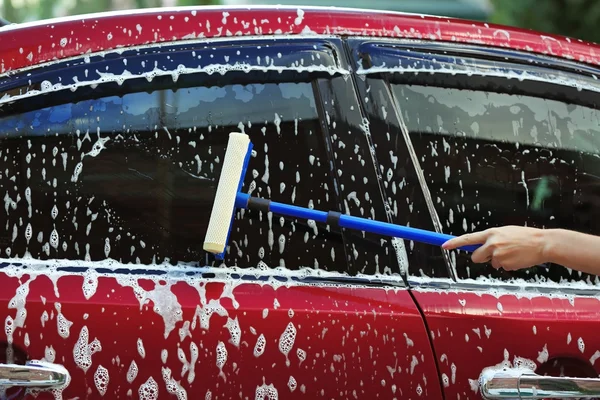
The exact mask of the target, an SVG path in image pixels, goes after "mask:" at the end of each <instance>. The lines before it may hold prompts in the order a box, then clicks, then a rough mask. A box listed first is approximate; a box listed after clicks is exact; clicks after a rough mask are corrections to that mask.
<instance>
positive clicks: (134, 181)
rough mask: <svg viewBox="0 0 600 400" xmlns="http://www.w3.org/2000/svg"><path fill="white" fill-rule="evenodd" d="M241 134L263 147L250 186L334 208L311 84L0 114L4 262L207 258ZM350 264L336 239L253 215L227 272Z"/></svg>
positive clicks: (302, 224)
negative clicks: (217, 199)
mask: <svg viewBox="0 0 600 400" xmlns="http://www.w3.org/2000/svg"><path fill="white" fill-rule="evenodd" d="M232 131H244V132H246V133H248V134H249V135H250V137H251V139H252V141H253V143H254V148H255V154H254V156H253V158H252V159H251V163H250V166H249V169H248V173H247V175H246V177H245V190H246V191H248V190H250V191H251V192H252V194H253V195H256V196H260V197H266V198H271V199H274V200H276V201H282V202H288V203H293V204H296V205H301V206H312V205H314V206H315V207H320V208H323V209H335V208H336V206H335V201H334V200H335V199H334V198H333V196H330V195H329V189H333V188H332V185H331V184H329V185H328V182H329V181H328V168H327V163H326V160H325V158H324V154H325V152H324V149H323V140H322V137H321V130H320V124H319V118H318V114H317V110H316V106H315V100H314V93H313V90H312V86H311V84H309V83H298V84H296V83H282V84H252V85H245V86H242V85H231V86H224V87H195V88H187V89H179V90H177V91H173V90H163V91H154V92H151V93H147V92H144V93H131V94H127V95H125V96H122V97H117V96H114V97H106V98H101V99H98V100H86V101H81V102H78V103H74V104H64V105H57V106H52V107H48V108H44V109H41V110H36V111H32V112H27V113H24V114H19V115H11V116H7V117H4V118H2V119H0V132H2V133H0V159H1V163H2V165H1V169H0V171H1V175H0V182H1V183H2V188H3V190H2V191H3V192H4V193H2V195H3V198H4V212H3V213H2V215H3V216H4V217H3V218H2V220H1V222H3V224H2V225H3V227H4V230H3V231H2V233H1V234H0V251H1V252H2V256H10V257H22V256H24V255H25V254H27V253H28V254H31V255H32V256H33V257H36V258H40V259H49V258H66V259H74V260H81V259H88V260H103V259H107V258H112V259H115V260H118V261H121V262H126V263H127V262H134V263H143V264H148V263H154V262H155V263H161V262H163V261H170V262H188V261H189V262H196V261H199V262H200V263H204V262H205V261H206V260H207V259H206V255H205V254H204V252H203V251H202V242H203V240H204V234H205V230H206V226H207V224H208V218H209V215H210V211H211V208H212V204H213V197H214V193H215V190H216V183H217V180H218V177H219V174H220V170H221V165H222V161H223V157H224V154H225V149H226V146H227V140H228V134H229V132H232ZM242 214H243V215H242ZM336 253H337V254H339V257H338V258H335V257H332V254H336ZM342 255H343V247H342V241H341V235H340V234H339V232H336V231H333V232H329V231H327V230H326V229H325V228H324V227H322V226H316V225H313V224H311V223H310V222H306V221H295V220H287V219H281V218H279V217H277V216H271V215H262V214H261V213H259V212H248V211H246V212H244V213H242V212H238V213H237V217H236V221H235V223H234V225H233V232H232V235H231V240H230V251H229V254H228V257H227V259H226V263H227V264H228V265H239V266H256V265H257V264H258V263H259V262H261V261H262V262H264V263H265V264H266V265H268V266H271V267H274V266H277V265H285V266H287V267H289V268H298V267H303V266H315V265H317V266H318V267H320V268H324V269H334V268H336V267H335V265H336V264H337V265H341V261H342V260H343V256H342ZM334 260H335V261H334ZM338 269H342V270H343V269H344V268H343V266H341V267H338Z"/></svg>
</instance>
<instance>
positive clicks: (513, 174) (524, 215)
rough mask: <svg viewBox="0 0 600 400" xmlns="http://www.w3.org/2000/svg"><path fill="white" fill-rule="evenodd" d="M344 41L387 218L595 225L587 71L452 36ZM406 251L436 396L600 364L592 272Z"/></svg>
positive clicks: (575, 373)
mask: <svg viewBox="0 0 600 400" xmlns="http://www.w3.org/2000/svg"><path fill="white" fill-rule="evenodd" d="M349 48H350V49H351V51H352V52H353V59H354V61H355V62H356V63H357V64H356V65H357V67H358V69H359V74H360V75H361V76H362V79H358V80H357V85H358V89H359V92H360V93H361V100H362V101H363V104H362V105H363V107H364V108H365V110H366V113H367V114H368V118H369V120H370V123H371V127H372V128H371V132H372V135H373V141H374V143H375V144H376V153H377V161H378V163H379V166H380V170H381V171H382V173H384V174H387V175H386V176H387V181H388V183H387V184H386V185H385V186H384V191H385V196H386V199H387V201H388V204H389V205H390V207H393V208H394V209H395V207H396V204H397V205H398V212H397V213H394V214H393V220H394V221H395V222H397V223H400V224H410V225H413V226H414V225H419V227H421V228H425V229H433V230H436V231H438V232H443V233H448V234H452V235H461V234H464V233H467V232H473V231H479V230H483V229H486V228H490V227H496V226H502V225H509V224H515V225H527V226H534V227H540V228H565V229H574V230H578V231H582V232H588V233H592V234H600V225H598V220H599V219H598V212H599V210H600V208H598V206H599V205H600V203H598V194H599V192H598V183H599V182H600V181H599V176H600V175H599V174H598V168H600V164H599V161H598V160H599V158H600V157H599V156H600V132H599V128H598V126H599V125H598V121H599V119H598V116H600V114H599V110H598V104H599V100H600V94H599V90H600V87H599V86H598V85H597V84H596V82H595V78H594V76H593V75H592V74H593V73H594V72H595V70H594V69H593V68H590V67H586V66H584V65H579V64H575V63H570V62H558V61H554V60H551V59H548V58H535V56H532V55H524V54H520V53H516V52H511V51H509V50H490V49H483V48H478V47H473V46H470V47H459V46H456V45H450V44H431V43H419V42H410V43H409V42H403V41H400V40H398V41H392V40H351V41H349ZM404 203H406V204H408V206H404ZM401 205H402V206H401ZM407 248H409V249H413V250H412V251H413V252H416V253H417V254H414V253H413V254H409V257H412V259H410V258H409V261H410V262H409V266H408V269H407V275H408V280H409V284H410V285H411V292H412V293H413V295H414V297H415V299H416V301H417V303H418V304H419V306H420V308H421V310H422V311H423V314H424V316H425V320H426V324H427V327H428V330H429V333H430V337H431V339H432V343H433V347H434V352H435V355H436V358H437V362H438V368H439V371H440V374H441V380H442V384H443V387H444V389H443V390H444V395H445V398H447V399H457V398H458V399H467V398H470V399H476V398H481V391H480V389H481V388H480V385H479V377H480V374H481V373H482V372H483V371H484V370H486V371H494V370H495V371H497V370H498V369H500V368H508V369H509V371H513V372H514V371H515V370H516V369H518V368H526V369H529V370H531V371H535V372H536V373H538V374H540V375H554V376H565V377H597V376H598V374H599V373H600V363H598V362H597V359H598V358H599V356H600V350H599V349H600V339H599V338H598V335H596V334H595V332H596V331H597V329H598V328H599V327H600V308H599V307H598V300H599V298H598V289H599V286H598V285H599V282H598V277H597V276H589V275H586V274H581V273H578V272H576V271H571V270H569V269H567V268H563V267H561V266H557V265H541V266H536V267H534V268H530V269H528V270H523V271H514V272H507V271H504V270H495V269H494V268H492V267H491V265H489V264H485V265H480V264H473V263H472V262H471V260H470V254H469V253H466V252H454V251H453V252H450V253H448V252H445V251H444V252H442V251H441V249H440V248H437V247H434V246H427V245H419V244H417V243H409V244H407ZM488 368H491V370H490V369H488ZM514 382H516V381H514ZM514 382H513V384H512V385H513V386H514V385H515V384H514ZM506 389H514V391H513V393H516V392H517V389H518V388H517V387H510V386H507V387H506ZM521 389H523V388H521ZM530 394H531V393H530ZM540 395H541V394H540Z"/></svg>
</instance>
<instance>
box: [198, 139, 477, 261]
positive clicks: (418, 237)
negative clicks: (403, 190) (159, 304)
mask: <svg viewBox="0 0 600 400" xmlns="http://www.w3.org/2000/svg"><path fill="white" fill-rule="evenodd" d="M251 153H252V142H251V141H250V138H249V137H248V135H246V134H244V133H239V132H232V133H230V134H229V142H228V143H227V151H226V153H225V158H224V160H223V168H222V170H221V176H220V177H219V183H218V186H217V192H216V195H215V200H214V204H213V208H212V212H211V215H210V221H209V223H208V229H207V231H206V237H205V239H204V250H205V251H208V252H210V253H213V254H216V255H217V258H219V259H222V258H223V255H224V253H225V249H226V247H227V242H228V241H229V235H230V233H231V227H232V224H233V219H234V215H235V214H234V213H235V210H236V209H237V208H244V209H253V210H259V211H264V212H269V211H270V212H272V213H273V214H276V215H285V216H289V217H295V218H300V219H307V220H314V221H317V222H323V223H327V224H329V225H332V226H339V227H341V228H346V229H353V230H358V231H365V232H371V233H376V234H380V235H384V236H390V237H396V238H401V239H406V240H413V241H415V242H420V243H427V244H431V245H438V246H441V245H442V244H443V243H445V242H446V241H448V240H450V239H453V238H454V237H455V236H452V235H447V234H443V233H439V232H432V231H427V230H423V229H418V228H412V227H408V226H403V225H396V224H391V223H388V222H381V221H375V220H371V219H367V218H360V217H354V216H350V215H345V214H341V213H339V212H336V211H319V210H314V209H310V208H304V207H298V206H294V205H291V204H284V203H277V202H274V201H271V200H267V199H262V198H258V197H252V196H250V195H248V194H246V193H242V191H241V190H242V185H243V182H244V176H245V174H246V170H247V168H248V162H249V161H250V154H251ZM479 246H480V245H473V246H464V247H460V249H461V250H465V251H475V250H476V249H477V248H478V247H479Z"/></svg>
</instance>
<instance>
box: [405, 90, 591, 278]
mask: <svg viewBox="0 0 600 400" xmlns="http://www.w3.org/2000/svg"><path fill="white" fill-rule="evenodd" d="M393 93H394V96H395V98H396V101H397V102H398V105H399V108H400V112H401V115H402V117H403V119H404V121H405V123H406V126H407V128H408V130H409V133H410V137H411V141H412V143H413V145H414V147H415V150H416V152H417V154H418V157H419V161H420V163H421V167H422V168H423V171H424V175H425V179H426V180H427V183H428V185H429V190H430V193H431V197H432V201H433V203H434V205H435V208H436V211H437V213H438V215H439V217H440V219H441V221H442V224H443V229H444V232H445V233H450V234H453V235H461V234H463V233H466V232H472V231H477V230H482V229H486V228H489V227H495V226H502V225H508V224H515V225H527V226H536V227H546V228H554V227H561V228H566V229H574V230H579V231H583V232H588V233H592V234H600V225H599V221H600V219H599V218H600V111H598V110H595V109H592V108H588V107H583V106H579V105H573V104H566V103H562V102H559V101H554V100H548V99H542V98H536V97H528V96H520V95H510V94H503V93H491V92H483V91H472V90H460V89H448V88H439V87H426V86H415V85H393ZM453 256H455V257H456V266H457V273H458V275H459V277H460V278H463V279H468V278H473V279H476V278H479V277H503V278H506V279H510V278H523V279H526V280H533V281H535V280H542V281H543V280H546V279H550V280H554V281H557V282H561V281H563V280H567V281H570V280H581V279H584V280H586V279H587V280H589V279H592V278H591V277H589V276H585V275H583V276H581V275H580V274H579V273H576V272H572V271H569V270H567V269H564V268H562V267H558V266H551V267H550V268H547V266H540V267H535V268H531V269H529V270H525V271H517V272H510V273H509V272H506V271H496V270H494V269H493V268H492V267H491V266H489V265H474V264H472V263H471V262H470V255H469V254H466V253H460V254H458V255H453ZM593 279H594V281H596V279H597V278H596V277H594V278H593Z"/></svg>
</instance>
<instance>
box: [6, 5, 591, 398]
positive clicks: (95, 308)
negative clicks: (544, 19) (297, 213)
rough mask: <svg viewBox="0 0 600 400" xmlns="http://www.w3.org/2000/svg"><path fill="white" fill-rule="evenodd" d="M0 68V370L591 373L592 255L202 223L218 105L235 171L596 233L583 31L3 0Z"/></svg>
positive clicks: (372, 209)
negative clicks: (24, 6) (239, 141)
mask: <svg viewBox="0 0 600 400" xmlns="http://www.w3.org/2000/svg"><path fill="white" fill-rule="evenodd" d="M0 70H1V75H0V91H1V93H0V182H1V193H0V195H1V196H2V197H3V199H4V207H3V211H2V220H1V221H0V222H2V224H1V226H2V233H1V234H0V251H1V257H2V259H1V260H0V309H1V310H2V319H3V320H4V333H2V334H0V343H1V344H2V349H1V352H0V354H1V355H0V357H1V358H0V387H2V388H3V390H4V393H5V396H6V397H10V398H21V397H23V396H25V397H31V396H37V397H36V398H38V399H45V398H55V399H60V398H62V399H97V398H102V397H104V398H110V399H117V398H123V399H125V398H129V397H132V398H141V399H157V398H169V397H170V396H171V397H172V396H175V397H176V398H178V399H186V398H189V399H237V398H240V399H277V398H283V399H294V398H319V399H320V398H325V399H418V398H425V399H462V400H464V399H479V398H482V397H485V398H490V399H492V398H506V397H519V396H522V397H527V398H546V397H568V396H571V397H573V396H575V397H588V398H590V397H596V396H598V397H600V383H599V382H600V381H599V380H598V378H597V377H598V374H599V372H600V362H598V358H600V336H598V335H597V332H596V329H600V302H599V299H600V297H599V295H598V293H599V289H600V286H599V285H600V284H599V282H598V277H595V276H588V275H585V274H580V273H577V272H574V271H570V270H568V269H566V268H563V267H561V266H557V265H540V266H537V267H535V268H531V269H529V270H525V271H518V272H506V271H502V270H499V271H497V270H495V269H493V268H492V267H491V266H490V265H483V264H473V263H471V261H470V254H469V253H467V252H462V251H461V252H455V251H452V252H447V251H442V249H441V248H439V247H438V246H432V245H427V244H420V243H416V242H411V241H404V240H400V239H392V238H389V237H385V236H380V235H375V234H370V233H363V232H357V231H352V230H347V229H346V230H343V231H342V230H339V229H337V228H335V227H331V226H327V225H325V224H321V223H316V222H315V221H310V220H308V221H306V220H299V219H293V218H284V217H279V216H276V215H273V214H271V213H268V214H264V213H262V212H260V211H239V212H237V213H236V216H235V220H234V222H233V228H232V232H231V239H230V242H229V244H230V246H229V248H228V251H227V254H226V257H225V259H224V260H223V261H219V260H216V259H215V258H214V257H213V256H212V255H210V254H207V253H205V252H203V250H202V240H203V238H204V233H205V230H206V227H207V224H208V219H209V215H210V212H211V209H212V206H213V197H214V194H215V188H216V184H217V181H218V177H219V175H220V173H221V165H222V162H223V156H224V152H225V148H226V145H227V138H228V134H229V132H232V131H239V132H245V133H247V134H248V135H249V136H250V138H251V140H252V142H253V144H254V151H253V154H252V158H251V161H250V165H249V169H248V173H247V174H246V177H245V181H244V187H243V191H244V192H247V193H252V194H253V195H254V196H257V197H262V198H268V199H273V200H275V201H279V202H284V203H289V204H295V205H300V206H304V207H310V208H315V209H319V210H324V211H329V210H333V211H339V212H342V213H347V214H350V215H355V216H360V217H365V218H370V219H375V220H379V221H386V222H392V223H397V224H401V225H410V226H413V227H418V228H422V229H428V230H436V231H439V232H443V233H448V234H452V235H460V234H463V233H465V232H470V231H475V230H481V229H485V228H487V227H493V226H499V225H507V224H517V225H528V226H538V227H548V228H551V227H562V228H568V229H575V230H580V231H584V232H589V233H594V234H600V223H599V222H598V221H600V207H599V206H600V185H599V184H600V83H599V82H598V79H597V77H598V75H599V74H600V47H598V46H596V45H593V44H590V43H583V42H581V41H578V40H572V39H568V38H563V37H557V36H553V35H544V34H538V33H534V32H529V31H524V30H518V29H513V28H507V27H499V26H491V25H488V24H484V23H473V22H470V21H461V20H451V19H447V18H439V17H431V16H421V15H405V14H398V13H385V12H364V11H357V10H344V9H332V8H304V9H299V8H284V7H252V8H242V7H240V8H222V7H218V8H217V7H209V8H200V7H199V8H177V9H152V10H140V11H124V12H115V13H106V14H99V15H87V16H81V17H69V18H63V19H60V20H50V21H41V22H35V23H28V24H19V25H9V26H5V27H2V28H0ZM36 360H37V361H36ZM584 378H587V379H584Z"/></svg>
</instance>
